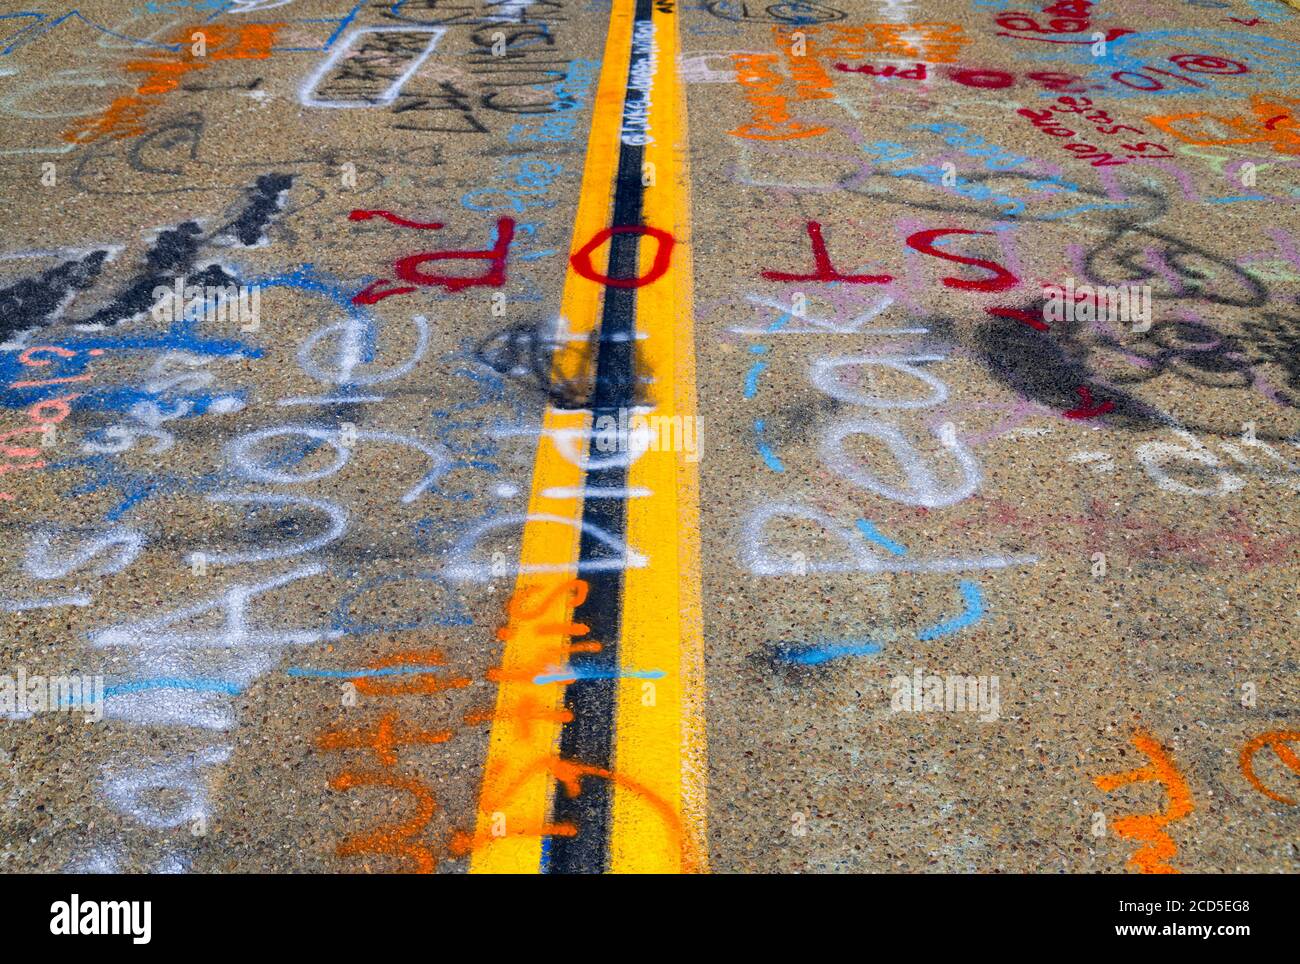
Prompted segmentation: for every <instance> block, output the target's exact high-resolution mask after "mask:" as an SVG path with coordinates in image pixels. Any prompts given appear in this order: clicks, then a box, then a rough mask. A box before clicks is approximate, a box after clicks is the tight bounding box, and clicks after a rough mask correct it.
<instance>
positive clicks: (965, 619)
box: [916, 579, 984, 642]
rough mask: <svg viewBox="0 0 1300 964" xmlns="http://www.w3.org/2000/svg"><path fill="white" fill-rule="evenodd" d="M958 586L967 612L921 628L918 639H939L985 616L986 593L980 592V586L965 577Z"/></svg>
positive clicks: (917, 635)
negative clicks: (926, 627)
mask: <svg viewBox="0 0 1300 964" xmlns="http://www.w3.org/2000/svg"><path fill="white" fill-rule="evenodd" d="M957 586H958V588H959V589H961V597H962V599H963V601H964V602H965V603H966V610H965V612H963V613H962V614H961V615H960V616H956V617H954V618H952V619H949V620H946V621H944V622H941V623H935V625H933V626H931V627H929V628H928V629H922V630H920V631H919V632H918V633H917V634H916V638H917V639H919V640H921V641H923V642H925V641H928V640H931V639H938V638H939V637H940V636H948V635H950V634H952V633H955V632H958V631H960V630H963V629H965V628H966V627H967V626H970V625H972V624H974V623H977V622H979V621H980V619H982V618H983V616H984V594H983V593H981V592H980V587H979V586H978V585H976V584H975V583H973V582H971V581H969V580H967V579H963V580H962V581H961V582H959V583H958V584H957Z"/></svg>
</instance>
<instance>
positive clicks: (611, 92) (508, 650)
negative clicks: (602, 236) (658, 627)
mask: <svg viewBox="0 0 1300 964" xmlns="http://www.w3.org/2000/svg"><path fill="white" fill-rule="evenodd" d="M631 49H632V5H631V3H628V2H625V0H616V2H615V4H614V8H613V10H612V11H611V14H610V24H609V31H608V35H607V37H606V42H605V52H604V55H603V59H602V61H601V71H600V80H599V82H598V84H597V87H596V96H595V100H594V103H593V105H592V119H591V133H590V135H589V138H588V142H587V157H586V162H585V164H584V166H583V173H582V184H581V187H580V189H579V196H578V208H577V212H576V216H575V219H574V228H573V237H572V240H571V242H570V246H569V251H570V254H572V253H573V252H574V251H577V250H578V249H579V248H581V247H582V246H583V245H584V244H586V242H587V241H588V240H589V239H590V238H591V237H592V236H593V235H595V234H596V233H597V232H598V231H600V230H601V229H602V228H604V227H605V225H606V223H607V221H608V220H609V213H610V206H611V198H612V195H613V184H614V174H615V170H616V168H617V164H618V148H619V132H620V129H621V126H622V115H623V100H624V96H625V94H626V85H627V65H628V58H629V57H630V56H631ZM602 293H603V289H602V288H601V286H600V285H597V284H594V283H593V282H591V281H588V280H587V279H585V278H582V277H581V276H579V275H577V274H575V273H574V272H573V271H572V270H569V272H568V274H567V276H566V278H565V283H564V294H563V296H562V299H561V309H560V310H561V321H560V325H559V328H560V331H561V337H568V338H571V339H573V340H572V341H569V342H568V343H567V344H568V346H569V347H568V348H567V350H560V351H557V352H556V353H555V358H554V363H553V369H552V375H553V378H554V379H555V380H556V381H557V382H558V381H560V380H574V381H578V382H582V381H584V380H585V379H587V378H588V377H589V373H588V372H587V371H585V368H586V367H587V366H588V365H589V364H590V361H591V359H590V358H589V357H588V354H587V351H586V350H585V349H586V339H587V336H588V335H590V334H591V332H592V331H593V330H594V329H595V328H596V327H597V325H598V323H599V319H600V306H601V301H602V299H601V295H602ZM590 421H591V416H590V413H588V412H581V411H578V412H575V411H560V410H557V409H555V408H552V407H550V406H548V407H547V409H546V411H545V413H544V415H543V418H542V436H541V437H540V438H539V439H538V443H537V453H536V456H535V458H534V464H533V479H532V486H531V490H530V494H529V500H528V515H529V521H528V522H527V523H526V524H525V525H524V534H523V542H522V545H521V547H520V556H519V566H520V573H519V575H518V577H517V579H516V581H515V595H514V598H515V599H519V600H527V601H531V600H541V599H543V598H545V597H546V596H548V595H551V594H552V593H553V590H554V589H555V587H556V586H557V585H560V584H562V583H563V581H564V580H565V579H567V578H570V577H572V576H574V575H576V573H577V568H578V541H579V534H580V530H579V528H578V526H579V523H580V521H581V518H582V500H581V499H577V498H567V499H556V498H551V497H548V496H547V495H546V492H547V491H548V490H551V489H569V490H573V489H577V488H580V487H581V486H582V482H583V473H582V470H581V468H579V467H578V466H577V465H574V464H573V463H572V462H571V461H570V460H569V458H567V457H566V455H567V454H572V453H574V452H576V453H579V454H578V456H577V461H579V462H581V461H583V459H584V458H585V452H586V449H587V433H588V432H589V430H590ZM561 449H563V450H564V451H563V452H562V451H561ZM539 516H559V517H561V518H564V519H568V520H570V521H571V522H572V525H563V524H561V523H556V522H553V521H552V522H548V521H543V520H540V519H539V518H538V517H539ZM556 565H565V566H567V567H568V572H567V573H565V574H561V575H557V574H546V573H537V572H531V571H529V568H530V567H535V566H556ZM567 600H568V597H567V596H565V595H563V594H561V595H558V596H554V597H553V598H552V599H551V600H550V604H549V605H548V606H547V607H546V608H545V610H544V612H543V614H542V615H541V616H540V617H539V618H538V619H535V620H529V621H525V622H524V623H523V624H522V625H520V626H519V627H518V632H517V633H516V635H515V636H514V637H513V638H511V639H510V640H508V641H507V642H506V645H505V651H504V654H503V656H502V661H501V667H502V674H503V677H504V678H503V679H502V681H501V682H500V684H499V686H498V690H497V702H496V714H495V719H494V721H493V724H492V733H491V737H490V738H489V744H488V755H487V761H486V763H485V765H484V774H483V785H482V788H481V789H480V792H479V808H478V817H477V827H476V831H475V837H474V840H475V844H474V850H473V856H472V858H471V861H470V872H471V873H537V872H538V869H539V867H540V865H541V855H542V837H541V835H540V833H539V830H540V828H542V827H543V826H545V825H546V820H547V814H548V809H549V803H550V797H551V791H552V787H553V785H554V779H553V777H552V774H551V772H550V770H548V768H547V767H546V765H545V764H546V761H548V760H553V759H554V758H555V756H556V753H557V746H558V742H559V732H560V724H559V723H558V722H555V721H546V720H537V719H533V718H532V717H533V716H535V715H536V714H535V708H536V707H537V701H541V705H542V707H543V708H546V709H551V710H559V709H561V708H562V707H563V703H564V687H563V686H561V685H559V684H553V685H548V686H538V685H536V684H535V683H533V682H532V679H531V675H532V674H533V673H537V672H541V671H542V670H544V669H545V667H546V664H548V663H549V664H550V665H563V664H564V663H565V662H567V660H566V659H565V658H564V656H565V649H564V645H565V643H566V641H565V640H564V639H563V638H561V637H556V636H555V635H554V634H550V635H547V634H543V633H540V632H539V629H540V627H542V626H545V625H548V624H554V623H561V622H567V621H568V617H569V616H570V615H571V613H572V606H571V605H569V604H568V602H567ZM512 622H513V621H512Z"/></svg>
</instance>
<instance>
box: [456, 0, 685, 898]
mask: <svg viewBox="0 0 1300 964" xmlns="http://www.w3.org/2000/svg"><path fill="white" fill-rule="evenodd" d="M663 7H664V9H661V8H660V7H659V6H656V7H655V8H654V9H653V13H652V23H653V25H654V37H655V43H656V46H657V69H656V71H655V73H654V77H653V85H652V88H651V90H650V95H649V96H650V101H651V108H650V115H649V130H650V131H651V136H652V138H653V140H652V142H651V143H649V144H647V145H645V148H644V157H643V159H644V162H645V172H646V176H645V178H644V179H643V185H644V187H643V199H642V221H643V223H644V224H645V225H647V226H649V227H655V228H660V229H663V230H667V231H669V232H671V234H672V235H673V237H674V238H675V239H676V241H677V243H676V245H675V246H674V248H673V252H672V259H671V262H670V265H669V268H668V271H667V273H666V274H664V275H663V276H661V277H660V278H659V279H658V280H656V281H653V282H652V283H650V284H647V285H645V286H644V287H641V288H639V289H637V304H636V333H637V358H638V362H639V364H638V369H644V370H646V371H648V372H649V373H650V374H651V375H652V378H653V380H652V382H651V383H650V384H649V385H648V386H647V391H646V394H647V395H648V397H649V404H650V405H652V406H653V412H652V413H651V414H654V415H659V416H666V417H668V418H673V417H675V416H681V417H683V418H691V419H693V418H695V416H696V399H695V355H694V348H695V343H694V319H693V309H692V280H693V273H692V264H691V245H690V236H689V227H690V193H689V188H690V180H689V171H688V166H687V154H686V151H687V131H686V104H685V98H684V96H683V91H682V90H681V87H680V84H679V79H678V76H677V54H678V51H679V49H680V41H679V33H678V29H677V16H676V14H674V13H673V12H671V5H669V4H664V5H663ZM634 9H635V2H634V0H614V2H613V9H612V11H611V16H610V25H609V32H608V36H607V39H606V43H605V52H604V57H603V62H602V67H601V74H600V80H599V84H598V87H597V91H596V96H595V102H594V105H593V112H592V124H591V134H590V137H589V140H588V145H587V157H586V163H585V166H584V169H583V177H582V187H581V193H580V196H579V200H578V208H577V212H576V217H575V222H574V231H573V238H572V241H571V243H570V248H569V250H570V253H571V254H572V253H573V252H575V251H577V250H578V249H580V248H581V247H582V246H583V245H585V244H586V243H587V242H588V241H589V240H590V239H591V238H592V237H593V236H594V235H595V234H597V233H598V232H599V231H601V230H602V229H604V228H606V227H608V226H610V225H609V219H610V217H611V212H612V208H613V197H614V190H615V181H616V177H615V175H616V171H617V166H618V159H619V153H620V146H621V142H620V134H621V129H622V123H623V107H624V100H625V97H626V94H627V84H628V67H629V62H630V58H631V55H632V34H633V23H634ZM655 249H656V244H655V243H654V242H653V240H652V239H643V243H642V244H641V245H640V249H639V251H640V254H639V257H640V270H641V273H642V275H643V276H644V275H645V274H646V273H647V272H648V271H649V270H650V266H651V261H652V259H653V256H654V253H655ZM607 257H608V255H605V256H604V257H603V258H597V259H594V260H596V261H597V262H599V261H601V260H605V259H606V258H607ZM604 290H605V289H604V286H603V285H602V284H600V283H599V282H598V281H593V280H590V279H587V278H584V277H582V276H580V275H578V274H577V273H576V272H574V271H573V270H572V268H570V270H569V272H568V275H567V277H566V280H565V286H564V294H563V298H562V302H561V304H562V308H561V311H562V319H563V321H562V323H561V325H560V330H561V332H562V333H564V336H565V337H566V339H567V340H566V342H565V344H566V345H567V346H568V347H567V348H562V349H561V350H557V352H556V355H555V359H554V363H553V376H554V378H555V379H556V380H557V381H561V380H568V381H571V382H575V381H576V382H579V383H584V382H586V383H590V382H591V381H593V380H594V379H593V373H592V372H590V371H589V368H590V366H591V365H592V364H594V362H593V361H592V359H591V357H590V356H591V353H590V352H588V351H587V350H586V348H587V346H588V345H589V344H590V341H589V339H591V338H592V336H593V334H594V333H596V332H597V331H598V329H599V326H600V318H601V307H602V304H603V295H604ZM591 428H592V415H591V412H590V411H584V410H568V411H565V410H557V409H555V408H553V407H548V408H547V410H546V412H545V414H544V416H543V419H542V435H541V437H540V438H539V441H538V446H537V452H536V456H535V459H534V465H533V479H532V487H531V491H530V496H529V505H528V521H527V523H526V524H525V526H524V533H523V542H522V546H521V550H520V560H519V561H520V565H519V574H518V577H517V579H516V582H515V594H514V597H513V600H514V602H513V604H512V615H511V619H510V622H509V624H508V629H507V631H506V632H505V635H506V636H507V637H508V638H507V639H506V640H505V651H504V654H503V657H502V662H501V670H500V674H499V679H500V685H499V689H498V693H497V704H496V712H495V715H494V721H493V724H492V732H491V737H490V741H489V747H488V757H487V762H486V764H485V768H484V777H483V785H482V788H481V791H480V796H479V806H478V818H477V827H476V832H475V836H474V843H473V851H472V859H471V863H470V869H471V872H473V873H536V872H537V871H538V870H539V867H540V866H541V863H542V846H543V844H542V841H543V838H544V837H545V836H548V835H549V834H550V833H552V832H557V833H563V832H565V828H562V827H556V826H555V825H554V824H552V823H551V822H550V821H551V815H550V803H551V800H552V797H553V794H554V793H556V792H572V791H578V790H579V789H580V784H579V782H578V781H577V780H575V779H574V774H575V772H576V771H575V769H574V765H575V763H576V764H577V765H579V766H580V765H581V764H583V763H584V761H562V760H560V759H559V756H558V746H559V734H560V729H561V727H562V725H563V716H564V712H565V711H564V684H563V683H542V684H539V683H537V682H534V678H535V676H537V675H538V674H539V673H541V672H543V671H545V670H546V669H547V668H551V669H553V668H554V667H555V666H556V665H564V664H565V663H566V661H567V657H568V655H569V653H570V647H571V646H574V645H578V644H582V643H584V642H588V641H586V640H584V639H581V638H577V637H576V636H574V635H571V634H564V633H557V631H556V627H559V626H564V625H566V624H569V623H571V621H572V613H573V607H574V602H575V596H576V595H577V592H576V591H572V590H571V591H566V590H565V589H564V587H565V586H568V585H570V581H571V580H572V579H574V578H581V576H582V572H581V571H580V569H579V560H578V550H579V537H580V533H581V520H582V515H583V498H582V497H581V495H575V494H574V493H579V492H580V491H581V489H582V486H583V480H584V470H583V467H582V463H583V461H584V458H585V456H586V453H587V450H588V448H589V444H590V436H589V433H590V430H591ZM695 438H696V439H697V440H698V438H699V434H698V433H697V434H696V436H695ZM575 455H576V457H575ZM627 492H628V493H629V495H628V497H627V499H626V510H625V511H626V517H625V518H626V528H625V535H626V544H627V548H628V553H627V556H628V558H629V559H634V560H635V563H630V564H629V566H628V568H626V570H625V571H624V573H623V594H622V613H621V622H620V627H621V636H620V638H619V640H618V641H617V643H618V653H619V666H620V669H621V670H622V671H623V672H624V673H631V672H633V671H642V672H643V671H645V670H650V669H653V670H659V671H662V673H663V675H662V676H661V677H659V678H657V679H654V680H653V681H650V680H646V679H642V678H631V677H629V676H626V675H625V676H622V677H620V679H619V681H618V683H617V705H616V707H615V714H614V719H615V734H614V741H613V744H614V754H613V760H612V761H611V763H610V766H609V771H611V772H610V773H609V774H608V775H607V776H593V775H590V773H589V774H588V775H587V776H586V777H585V779H586V780H591V779H608V780H609V782H610V784H611V789H612V793H613V811H612V820H611V832H610V839H609V840H608V841H606V842H605V846H606V848H607V852H608V866H609V868H610V870H612V871H614V872H642V873H677V872H689V871H703V870H705V869H706V866H705V863H706V854H707V850H706V847H705V835H704V826H705V806H704V787H705V782H706V780H705V778H706V773H705V766H706V760H705V742H704V741H705V737H704V712H703V695H704V669H703V639H702V631H701V615H700V599H699V544H698V534H699V502H698V481H697V475H696V464H695V462H693V461H689V460H687V459H686V458H685V457H684V456H683V453H680V452H677V453H675V452H673V451H671V450H655V449H651V450H647V451H645V452H644V453H643V454H641V455H640V457H639V458H637V459H636V460H635V461H634V462H633V463H632V464H631V465H630V466H629V467H628V470H627ZM640 492H645V493H648V494H643V495H638V494H636V493H640ZM594 642H599V641H594Z"/></svg>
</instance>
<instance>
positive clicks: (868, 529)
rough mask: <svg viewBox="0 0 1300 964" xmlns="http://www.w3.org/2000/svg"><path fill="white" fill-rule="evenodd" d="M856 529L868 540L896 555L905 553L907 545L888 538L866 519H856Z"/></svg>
mask: <svg viewBox="0 0 1300 964" xmlns="http://www.w3.org/2000/svg"><path fill="white" fill-rule="evenodd" d="M857 527H858V531H859V532H861V533H862V535H863V536H865V537H866V539H867V541H868V542H874V543H876V545H879V546H884V547H885V548H886V549H887V550H889V551H890V552H891V553H893V554H894V555H896V556H904V555H907V547H906V546H904V545H901V544H900V543H897V542H895V541H894V540H893V539H890V538H889V537H888V536H886V535H885V534H884V533H882V532H881V531H880V530H879V529H877V528H876V527H875V526H874V525H872V524H871V523H870V522H869V521H867V520H866V519H859V520H858V521H857Z"/></svg>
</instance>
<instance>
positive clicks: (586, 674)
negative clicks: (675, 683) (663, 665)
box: [533, 666, 667, 686]
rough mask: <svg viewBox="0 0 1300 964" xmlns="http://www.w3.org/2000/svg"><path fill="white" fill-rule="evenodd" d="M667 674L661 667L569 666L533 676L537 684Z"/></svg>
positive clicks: (653, 677) (660, 677) (655, 676)
mask: <svg viewBox="0 0 1300 964" xmlns="http://www.w3.org/2000/svg"><path fill="white" fill-rule="evenodd" d="M666 675H667V674H666V673H664V671H663V670H661V669H623V670H608V669H580V668H578V667H575V666H569V667H565V668H562V669H559V670H557V671H555V672H553V673H540V674H538V675H537V676H534V677H533V682H534V683H536V684H537V685H538V686H545V685H546V684H547V683H573V682H576V681H577V680H580V679H663V677H664V676H666Z"/></svg>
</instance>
